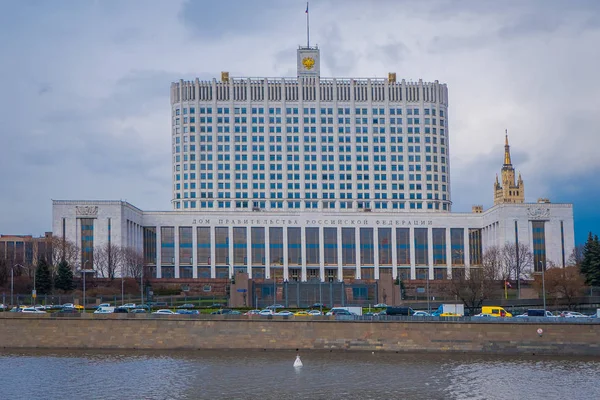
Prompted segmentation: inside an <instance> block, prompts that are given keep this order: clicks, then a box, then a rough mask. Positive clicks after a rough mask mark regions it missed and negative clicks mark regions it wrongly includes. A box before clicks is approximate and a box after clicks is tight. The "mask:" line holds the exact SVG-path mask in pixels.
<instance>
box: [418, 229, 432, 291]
mask: <svg viewBox="0 0 600 400" xmlns="http://www.w3.org/2000/svg"><path fill="white" fill-rule="evenodd" d="M428 260H429V253H428V248H427V228H415V264H416V265H427V263H428ZM417 279H419V278H417Z"/></svg>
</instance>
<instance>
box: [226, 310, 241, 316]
mask: <svg viewBox="0 0 600 400" xmlns="http://www.w3.org/2000/svg"><path fill="white" fill-rule="evenodd" d="M227 315H242V313H241V312H240V311H238V310H231V311H230V312H229V313H228V314H227Z"/></svg>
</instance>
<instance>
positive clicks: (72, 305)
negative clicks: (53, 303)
mask: <svg viewBox="0 0 600 400" xmlns="http://www.w3.org/2000/svg"><path fill="white" fill-rule="evenodd" d="M62 307H63V308H75V304H73V303H65V304H63V305H62Z"/></svg>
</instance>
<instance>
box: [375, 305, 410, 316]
mask: <svg viewBox="0 0 600 400" xmlns="http://www.w3.org/2000/svg"><path fill="white" fill-rule="evenodd" d="M383 311H385V314H383V315H405V316H411V315H413V314H414V313H415V311H414V310H413V309H412V308H411V307H389V306H388V307H387V308H386V309H385V310H383ZM380 315H381V314H380Z"/></svg>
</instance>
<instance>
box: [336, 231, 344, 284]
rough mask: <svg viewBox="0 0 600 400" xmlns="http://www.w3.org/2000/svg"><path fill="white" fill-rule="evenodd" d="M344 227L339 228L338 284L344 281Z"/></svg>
mask: <svg viewBox="0 0 600 400" xmlns="http://www.w3.org/2000/svg"><path fill="white" fill-rule="evenodd" d="M342 229H343V228H342V227H338V228H337V250H338V278H337V280H338V282H341V281H343V280H344V278H343V272H344V271H343V264H342V250H343V248H342V244H343V242H342Z"/></svg>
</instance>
